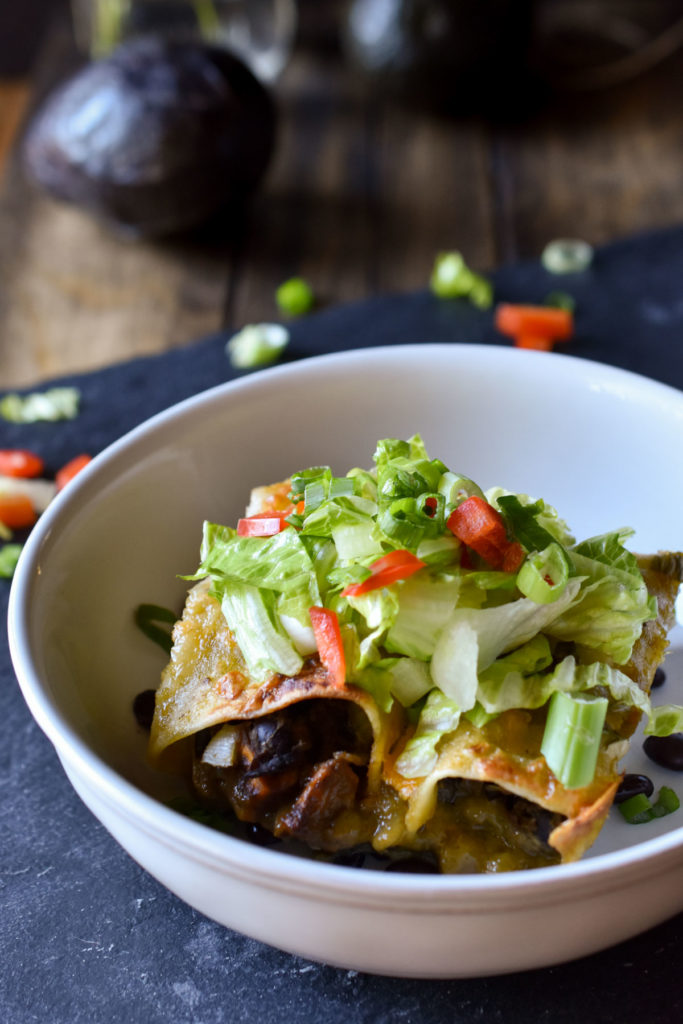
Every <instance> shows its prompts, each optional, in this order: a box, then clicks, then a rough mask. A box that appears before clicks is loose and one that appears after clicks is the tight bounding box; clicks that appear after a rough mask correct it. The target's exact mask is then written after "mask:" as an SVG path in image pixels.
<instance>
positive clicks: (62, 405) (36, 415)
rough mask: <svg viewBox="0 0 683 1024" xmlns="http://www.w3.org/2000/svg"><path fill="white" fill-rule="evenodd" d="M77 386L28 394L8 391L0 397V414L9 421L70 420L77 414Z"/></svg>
mask: <svg viewBox="0 0 683 1024" xmlns="http://www.w3.org/2000/svg"><path fill="white" fill-rule="evenodd" d="M80 400H81V393H80V391H79V390H78V388H69V387H64V388H49V389H48V390H47V391H33V392H31V394H28V395H17V394H15V393H10V394H8V395H5V397H4V398H2V399H0V416H1V417H2V418H3V419H5V420H9V421H10V423H39V422H49V423H52V422H54V421H55V420H72V419H74V418H75V417H76V416H77V415H78V406H79V403H80Z"/></svg>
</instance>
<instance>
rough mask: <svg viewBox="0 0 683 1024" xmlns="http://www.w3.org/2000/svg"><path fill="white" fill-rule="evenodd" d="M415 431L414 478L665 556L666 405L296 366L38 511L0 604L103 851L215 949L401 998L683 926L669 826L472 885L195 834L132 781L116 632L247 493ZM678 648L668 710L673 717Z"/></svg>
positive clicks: (672, 540)
mask: <svg viewBox="0 0 683 1024" xmlns="http://www.w3.org/2000/svg"><path fill="white" fill-rule="evenodd" d="M415 431H419V432H421V433H422V435H423V436H424V439H425V441H426V443H427V446H428V449H429V450H430V452H431V453H432V455H433V456H438V457H440V458H441V459H443V460H444V461H445V462H446V463H448V464H449V465H451V466H452V467H454V468H457V469H459V470H460V471H462V472H464V473H466V474H467V475H468V476H471V477H473V478H475V479H476V480H477V481H479V482H480V483H482V484H483V485H484V486H488V485H491V484H494V483H500V484H503V485H506V486H508V487H510V488H511V489H515V490H518V491H524V492H527V493H531V494H537V495H541V496H543V497H544V498H546V499H547V500H548V501H550V502H552V503H553V504H555V505H557V506H558V507H559V509H560V510H561V512H562V514H564V515H565V517H566V518H567V519H568V520H569V522H570V524H571V525H572V526H573V528H574V530H575V532H576V533H577V535H579V536H589V535H591V534H593V533H599V532H602V531H604V530H608V529H610V528H614V527H618V526H622V525H624V524H629V525H631V526H633V527H635V528H636V530H637V545H636V546H637V549H639V550H642V551H648V550H656V549H658V548H669V549H678V548H681V547H683V527H682V525H681V509H683V473H681V472H680V468H679V459H680V452H681V450H683V394H681V393H679V392H678V391H674V390H672V389H669V388H666V387H664V386H662V385H660V384H656V383H654V382H652V381H649V380H646V379H643V378H640V377H637V376H634V375H632V374H629V373H625V372H622V371H619V370H615V369H611V368H609V367H605V366H602V365H598V364H595V363H589V362H584V361H582V360H578V359H573V358H570V357H565V356H561V355H555V354H553V355H548V354H547V353H534V352H523V351H516V350H512V349H507V348H498V347H479V346H459V345H454V346H430V345H424V346H414V347H412V346H411V347H399V348H395V349H390V348H382V349H375V350H366V351H362V352H351V353H346V354H342V355H337V356H327V357H322V358H318V359H311V360H307V361H305V362H302V363H298V364H294V365H289V366H283V367H279V368H275V369H271V370H268V371H266V372H263V373H259V374H255V375H252V376H248V377H245V378H243V379H241V380H238V381H236V382H234V383H231V384H228V385H225V386H222V387H218V388H216V389H214V390H211V391H209V392H207V393H205V394H202V395H199V396H198V397H196V398H194V399H191V400H189V401H186V402H184V403H182V404H180V405H178V406H176V407H175V408H173V409H170V410H169V411H168V412H165V413H162V414H161V415H159V416H156V417H155V418H154V419H152V420H151V421H150V422H148V423H146V424H145V425H143V426H142V427H140V428H139V429H137V430H135V431H133V432H132V433H131V434H129V435H128V436H126V437H124V438H123V439H122V440H121V441H119V442H117V443H116V444H114V445H113V446H112V447H110V448H109V449H108V450H107V451H105V452H104V453H103V454H102V455H100V456H99V457H98V458H96V459H95V460H94V462H93V463H92V465H91V466H90V467H89V468H88V469H86V470H85V471H84V472H83V473H82V474H81V476H80V477H79V479H78V480H77V481H75V482H74V483H73V484H72V485H71V486H70V487H69V488H68V489H67V491H65V492H64V493H63V494H62V496H60V497H59V498H58V500H57V501H56V502H55V503H54V504H53V505H52V506H51V507H50V508H49V509H48V511H47V512H46V513H45V514H44V515H43V517H42V518H41V520H40V521H39V523H38V525H37V526H36V528H35V529H34V532H33V534H32V536H31V539H30V541H29V543H28V545H27V546H26V548H25V551H24V553H23V555H22V558H21V561H20V565H19V568H18V571H17V575H16V577H15V581H14V584H13V588H12V594H11V601H10V616H9V631H10V642H11V650H12V656H13V659H14V664H15V667H16V671H17V675H18V677H19V681H20V684H21V686H22V689H23V692H24V695H25V698H26V700H27V702H28V704H29V707H30V709H31V711H32V713H33V715H34V716H35V718H36V720H37V721H38V723H39V725H40V726H41V728H42V729H43V730H44V731H45V733H46V734H47V736H48V737H49V738H50V740H51V741H52V743H53V744H54V746H55V747H56V749H57V753H58V754H59V757H60V759H61V761H62V764H63V765H64V769H65V771H66V773H67V775H68V776H69V778H70V780H71V782H72V783H73V786H74V788H75V789H76V791H77V792H78V793H79V795H80V796H81V797H82V799H83V800H84V801H85V803H86V804H87V805H88V807H89V808H90V809H91V810H92V811H93V812H94V814H95V815H96V816H97V817H98V818H99V819H100V820H101V821H102V822H103V824H104V825H105V826H106V828H108V829H109V831H110V832H111V833H112V835H113V836H115V838H116V839H117V840H118V841H119V842H120V843H121V844H122V846H123V847H125V849H126V850H128V852H129V853H130V854H131V855H132V856H133V857H134V858H135V859H136V860H137V861H139V863H140V864H142V865H143V866H144V867H145V868H146V869H147V870H149V871H150V872H151V874H153V875H154V876H155V877H156V878H158V879H159V880H160V881H161V882H163V883H164V884H165V885H167V886H168V887H169V889H171V890H172V891H173V892H174V893H176V894H177V895H178V896H180V897H181V898H182V899H184V900H186V901H187V902H188V903H190V904H191V905H192V906H194V907H196V908H198V909H199V910H200V911H202V912H203V913H205V914H207V915H208V916H209V917H212V918H215V919H216V920H218V921H220V922H222V923H224V924H225V925H228V926H229V927H231V928H234V929H237V930H239V931H241V932H244V933H246V934H247V935H250V936H253V937H255V938H257V939H261V940H263V941H264V942H267V943H271V944H272V945H274V946H277V947H280V948H282V949H285V950H288V951H291V952H294V953H298V954H301V955H303V956H306V957H310V958H312V959H315V960H322V961H325V962H328V963H331V964H335V965H339V966H345V967H348V968H355V969H358V970H362V971H372V972H380V973H386V974H396V975H407V976H421V977H458V976H460V977H462V976H472V975H478V974H494V973H498V972H504V971H515V970H522V969H526V968H532V967H539V966H542V965H547V964H552V963H556V962H558V961H562V960H565V959H569V958H572V957H577V956H579V955H582V954H587V953H590V952H593V951H596V950H598V949H601V948H604V947H605V946H608V945H610V944H612V943H614V942H617V941H619V940H621V939H624V938H627V937H629V936H631V935H633V934H635V933H637V932H639V931H642V930H644V929H646V928H648V927H650V926H652V925H654V924H656V923H657V922H659V921H662V920H663V919H665V918H666V917H667V916H670V915H673V914H674V913H676V912H677V911H679V910H680V909H681V908H683V828H681V824H682V818H683V810H682V811H679V812H677V813H676V814H674V815H671V816H670V817H668V818H664V819H661V820H659V821H658V822H655V823H653V824H651V825H648V826H640V827H635V826H628V825H626V824H625V823H624V822H623V821H620V820H619V816H618V815H615V814H614V813H613V814H612V815H611V817H610V821H609V822H608V824H607V826H606V828H605V830H604V832H603V834H602V836H601V837H600V839H599V841H598V844H597V845H596V847H595V848H594V850H593V851H592V853H591V855H589V856H588V857H587V858H586V859H585V860H584V861H582V862H581V863H578V864H573V865H566V866H561V867H552V868H545V869H541V870H533V871H528V872H519V873H514V874H510V875H505V876H488V877H481V876H451V877H442V876H431V875H427V876H415V875H398V874H382V873H378V872H370V871H359V870H353V869H350V868H344V867H335V866H330V865H327V864H320V863H316V862H312V861H310V860H302V859H298V858H296V857H291V856H289V855H284V854H282V853H279V852H275V851H272V850H267V849H261V848H258V847H253V846H249V845H247V844H245V843H242V842H240V841H238V840H235V839H232V838H230V837H228V836H225V835H223V834H221V833H217V832H214V831H212V830H210V829H208V828H206V827H204V826H203V825H200V824H198V823H196V822H194V821H191V820H189V819H188V818H186V817H183V816H181V815H180V814H177V813H175V812H174V811H172V810H170V809H169V808H168V807H167V806H165V805H164V802H163V800H164V799H165V798H167V797H168V796H169V795H170V794H171V793H172V792H173V790H174V786H175V781H174V780H173V779H171V778H169V777H167V776H164V775H162V774H160V773H156V772H155V771H153V770H152V769H150V767H149V766H148V765H147V764H146V761H145V749H144V748H145V738H144V736H143V735H142V734H141V730H139V729H138V728H137V727H136V725H135V722H134V720H133V717H132V713H131V702H132V699H133V697H134V696H135V694H136V693H137V692H139V691H140V690H142V689H145V688H147V687H152V686H155V685H156V683H157V681H158V676H159V672H160V669H161V667H162V665H163V655H162V654H161V653H158V651H157V648H155V647H154V646H153V645H152V644H150V643H149V641H148V640H146V639H145V638H144V637H143V636H142V635H141V634H139V632H138V631H137V630H136V628H135V626H134V625H133V622H132V611H133V609H134V607H135V606H136V605H137V604H138V603H140V602H143V601H149V602H155V603H158V604H162V605H169V606H176V607H178V608H179V607H180V606H181V605H182V600H183V594H184V589H185V586H186V585H185V584H184V583H183V582H182V581H181V580H179V579H178V578H177V574H179V573H187V572H192V571H194V569H195V568H196V563H197V556H198V546H199V540H200V532H201V523H202V520H203V519H204V518H210V519H213V520H219V521H225V522H232V521H234V520H235V519H236V517H237V516H238V515H239V514H240V513H241V511H242V508H243V506H244V504H245V500H246V496H247V495H248V493H249V489H250V488H251V487H252V486H254V485H257V484H260V483H266V482H270V481H274V480H278V479H281V478H282V477H284V476H286V475H287V474H288V473H289V472H291V471H292V470H295V469H300V468H303V467H305V466H309V465H318V464H320V463H321V462H322V463H329V464H331V465H332V466H333V468H335V469H336V470H337V471H338V472H345V471H346V470H347V469H348V468H350V467H351V466H352V465H357V464H368V463H369V462H370V460H371V455H372V452H373V451H374V446H375V442H376V441H377V439H378V438H380V437H390V436H394V437H407V436H409V435H410V434H412V433H414V432H415ZM677 629H678V627H677ZM676 632H677V631H676ZM678 642H679V641H678V638H677V637H675V638H674V650H673V653H672V654H671V656H670V660H669V662H668V663H667V664H668V666H669V668H668V676H669V684H668V687H667V691H666V700H667V701H675V700H678V701H680V700H681V698H682V696H683V692H682V690H681V679H682V678H683V652H681V653H679V652H678V650H677V648H676V644H677V643H678ZM659 692H661V691H659ZM629 765H630V766H632V767H633V768H635V769H636V770H637V769H638V768H640V769H643V768H645V769H646V771H647V772H648V774H650V775H651V776H653V777H654V779H655V783H656V785H661V784H662V783H663V782H664V781H666V782H668V784H669V785H673V786H675V784H676V781H677V779H676V777H675V776H674V773H672V772H668V773H667V772H666V771H664V770H659V769H656V767H655V766H654V765H653V764H652V763H647V764H646V762H645V758H644V755H643V754H642V752H641V750H640V743H639V742H636V744H635V746H634V751H633V754H632V755H631V757H630V761H629ZM667 775H668V778H667ZM678 781H680V777H679V778H678ZM679 788H680V787H679ZM46 827H49V826H48V825H47V823H46Z"/></svg>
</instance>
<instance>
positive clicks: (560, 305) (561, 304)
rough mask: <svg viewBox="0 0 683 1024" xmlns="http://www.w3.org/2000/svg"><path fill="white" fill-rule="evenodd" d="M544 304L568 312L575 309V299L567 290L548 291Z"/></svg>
mask: <svg viewBox="0 0 683 1024" xmlns="http://www.w3.org/2000/svg"><path fill="white" fill-rule="evenodd" d="M545 305H546V306H552V307H553V308H554V309H566V310H567V312H568V313H573V312H574V311H575V310H576V299H575V298H574V296H573V295H570V294H569V292H550V294H548V295H546V297H545Z"/></svg>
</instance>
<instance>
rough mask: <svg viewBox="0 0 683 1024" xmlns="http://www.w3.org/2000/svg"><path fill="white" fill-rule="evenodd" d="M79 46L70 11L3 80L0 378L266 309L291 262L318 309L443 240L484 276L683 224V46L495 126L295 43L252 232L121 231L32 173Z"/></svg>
mask: <svg viewBox="0 0 683 1024" xmlns="http://www.w3.org/2000/svg"><path fill="white" fill-rule="evenodd" d="M8 42H11V41H8V40H6V39H3V40H2V43H1V44H0V45H8ZM75 59H76V58H75V50H74V44H73V40H72V38H71V30H70V24H69V20H68V18H67V17H66V12H65V10H64V9H60V16H59V17H57V18H56V19H55V20H53V21H52V22H50V25H49V29H48V31H47V32H46V33H45V36H44V42H43V46H42V49H41V50H40V52H39V54H38V55H37V57H36V59H35V61H34V62H33V64H32V66H31V68H30V69H29V70H28V71H27V72H26V74H25V75H23V77H14V78H12V79H5V80H4V81H2V82H0V159H1V160H2V163H3V165H4V176H3V180H2V185H1V192H0V388H10V387H21V386H28V385H33V384H35V383H36V382H38V381H40V380H41V379H46V378H49V377H51V376H55V375H60V374H65V373H69V372H72V371H81V370H87V369H91V368H96V367H100V366H103V365H106V364H109V363H112V362H115V361H118V360H122V359H126V358H129V357H131V356H135V355H139V354H147V353H155V352H162V351H164V350H167V349H169V348H173V347H175V346H181V345H185V344H187V343H189V342H191V341H192V340H193V339H195V338H197V337H199V336H202V335H205V334H208V333H211V332H215V331H217V330H219V329H222V328H225V329H232V328H236V327H239V326H241V325H242V324H244V323H246V322H250V321H260V320H267V319H272V318H274V317H276V316H277V310H276V307H275V302H274V290H275V288H276V286H277V285H278V284H279V283H280V282H281V281H282V280H284V279H285V278H287V277H289V276H290V275H293V274H300V275H302V276H304V277H306V278H307V279H308V280H309V281H310V282H311V284H312V286H313V288H314V290H315V292H316V294H317V296H318V297H319V301H320V303H321V304H332V303H334V304H336V303H344V302H351V301H354V300H357V299H362V298H364V297H366V296H369V295H372V294H374V293H377V292H391V291H405V290H411V289H418V288H421V287H424V286H425V283H426V282H427V280H428V277H429V273H430V269H431V266H432V263H433V259H434V256H435V254H436V253H437V252H438V251H439V250H443V249H453V248H458V249H460V250H461V251H462V252H463V253H464V254H465V257H466V259H467V260H468V262H469V263H470V264H471V265H472V266H474V267H476V268H478V269H481V270H486V269H487V268H491V267H493V266H494V265H496V264H499V263H501V262H505V261H511V260H515V259H518V258H521V257H522V258H523V257H532V258H533V257H536V256H538V254H539V253H540V251H541V249H542V248H543V246H544V244H545V243H546V242H547V241H548V240H549V239H551V238H554V237H558V236H562V235H565V236H566V235H571V236H580V237H582V238H585V239H587V240H589V241H591V242H593V243H600V242H604V241H606V240H610V239H613V238H615V237H618V236H623V235H626V234H629V233H631V232H635V231H639V230H642V229H649V228H654V227H659V226H664V225H669V224H672V223H675V222H679V221H681V220H683V182H682V181H681V178H682V174H681V167H683V131H682V130H681V124H680V113H679V109H680V100H679V97H680V96H681V95H682V94H683V53H678V54H677V55H675V56H674V57H672V58H670V59H669V60H668V61H667V62H666V63H664V64H662V65H660V66H659V67H658V68H656V69H655V70H653V71H651V72H649V73H647V74H645V75H642V76H641V77H640V78H638V79H636V80H634V81H632V82H631V83H629V84H626V85H623V86H620V87H617V88H614V89H612V90H609V91H605V92H603V93H597V94H592V95H589V96H578V97H565V98H564V99H558V100H556V101H554V102H553V103H552V104H549V105H546V106H545V107H544V109H542V110H540V111H537V112H536V113H535V114H533V115H532V116H529V117H527V118H525V119H523V120H520V121H519V122H518V123H516V124H511V123H508V124H503V125H496V124H495V123H493V122H492V121H491V120H487V119H484V118H481V117H471V118H464V117H463V118H459V119H451V120H444V119H439V118H437V117H433V116H429V115H426V114H424V113H417V112H414V111H409V110H407V109H404V108H402V107H400V106H398V105H397V104H386V103H384V104H383V103H382V102H380V101H378V100H377V99H376V98H374V97H370V98H368V97H367V96H364V94H363V91H362V90H360V89H359V88H358V83H357V81H355V80H354V78H353V76H351V75H350V74H349V73H348V71H347V70H346V68H345V67H344V64H343V62H342V61H341V60H340V59H339V58H337V59H332V58H330V56H329V54H328V53H320V52H319V51H316V50H315V49H314V48H312V47H311V46H309V45H305V44H304V42H302V43H301V44H300V45H299V46H298V48H297V49H296V51H295V54H294V57H293V59H292V61H291V63H290V65H289V67H288V69H287V71H286V72H285V74H284V76H283V77H282V79H281V80H280V81H279V82H278V84H277V87H276V93H277V100H278V103H279V107H280V113H281V117H280V139H279V145H278V149H277V153H276V157H275V159H274V161H273V164H272V166H271V168H270V171H269V174H268V177H267V180H266V182H265V184H264V186H263V188H262V190H261V191H260V193H259V194H258V196H257V197H256V200H255V202H254V204H253V208H252V211H251V214H250V217H249V220H248V223H247V226H246V229H245V230H243V231H242V232H240V233H238V234H235V236H234V237H230V235H229V233H228V232H226V231H222V232H214V233H213V235H212V234H211V233H210V232H209V233H205V234H204V236H203V237H202V236H197V237H196V238H194V239H192V240H188V241H185V242H182V243H180V242H172V243H171V242H167V243H158V244H151V243H131V242H125V241H122V240H120V239H117V238H114V237H112V236H111V235H110V234H107V232H106V231H105V230H104V229H103V228H101V227H100V226H98V225H97V224H96V223H95V222H94V221H92V220H91V219H89V218H88V217H87V216H85V215H84V214H82V213H80V212H78V211H76V210H74V209H71V208H69V207H66V206H64V205H60V204H58V203H56V202H54V201H53V200H51V199H50V198H48V197H47V196H45V195H43V194H41V193H40V192H39V191H37V190H36V189H35V188H34V187H33V186H32V185H30V184H29V183H28V182H27V180H26V178H25V176H24V174H23V172H22V169H21V165H20V160H19V146H18V139H20V135H21V130H20V128H21V124H22V120H24V119H25V117H26V116H27V115H28V113H29V112H30V110H31V109H32V105H33V104H35V103H37V102H38V99H39V97H40V96H41V95H42V94H44V93H45V91H46V90H47V89H48V88H49V86H50V85H52V84H53V83H54V82H55V81H57V80H58V79H59V78H60V77H62V76H63V75H64V74H66V73H67V72H68V70H69V69H70V68H71V67H73V65H74V61H75Z"/></svg>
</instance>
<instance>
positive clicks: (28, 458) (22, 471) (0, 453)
mask: <svg viewBox="0 0 683 1024" xmlns="http://www.w3.org/2000/svg"><path fill="white" fill-rule="evenodd" d="M44 469H45V464H44V463H43V460H42V459H41V457H40V455H35V454H34V453H33V452H27V451H25V450H24V449H23V448H2V449H0V473H1V474H2V475H3V476H16V477H34V476H40V475H41V474H42V472H43V470H44Z"/></svg>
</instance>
